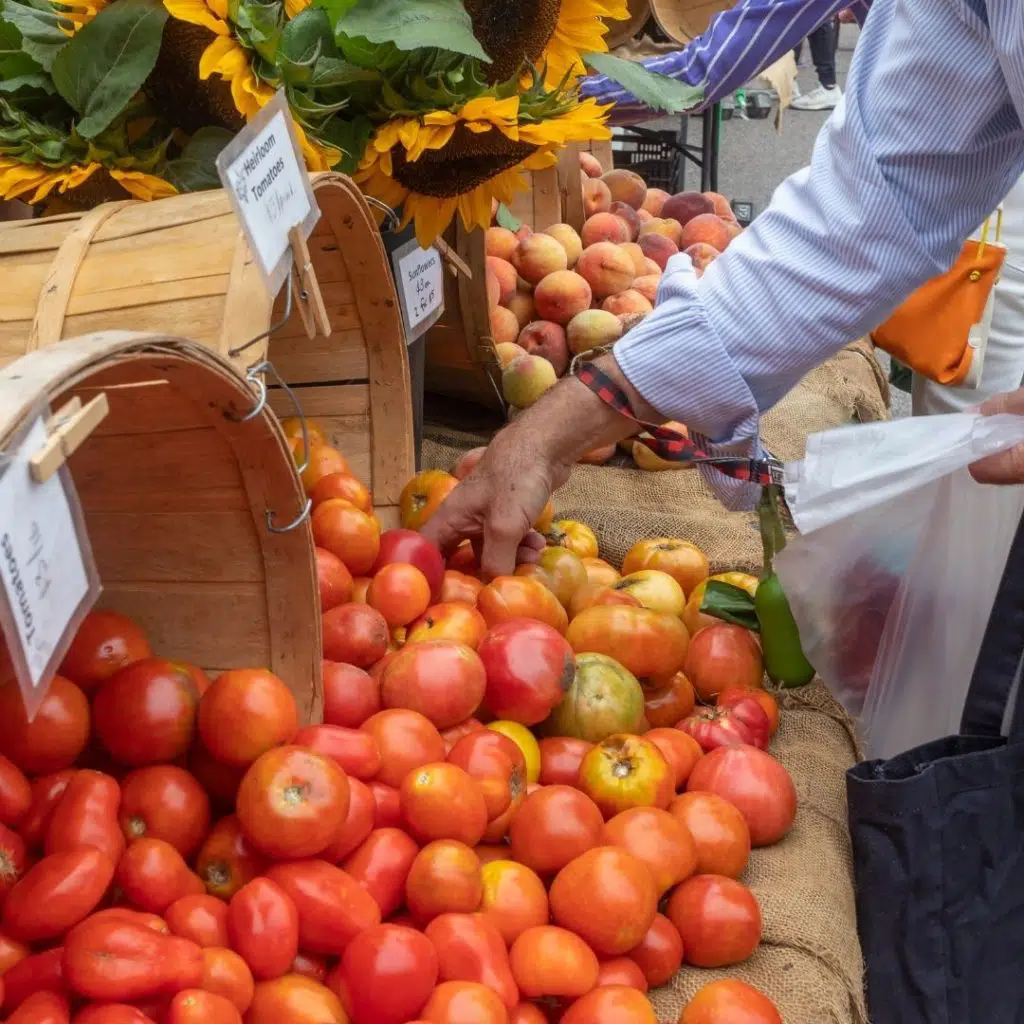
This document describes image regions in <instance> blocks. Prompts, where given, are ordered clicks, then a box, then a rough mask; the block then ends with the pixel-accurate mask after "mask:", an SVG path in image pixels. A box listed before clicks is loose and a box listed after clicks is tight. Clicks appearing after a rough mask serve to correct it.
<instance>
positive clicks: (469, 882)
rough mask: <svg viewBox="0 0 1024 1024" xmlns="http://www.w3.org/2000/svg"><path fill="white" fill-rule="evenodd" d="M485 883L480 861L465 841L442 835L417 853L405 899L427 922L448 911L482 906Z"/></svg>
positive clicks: (453, 911)
mask: <svg viewBox="0 0 1024 1024" xmlns="http://www.w3.org/2000/svg"><path fill="white" fill-rule="evenodd" d="M483 891H484V884H483V876H482V871H481V865H480V861H479V860H478V859H477V856H476V854H475V853H474V852H473V851H472V850H471V849H470V848H469V847H468V846H466V844H465V843H459V842H456V841H455V840H453V839H439V840H437V841H436V842H433V843H430V844H428V845H427V846H424V847H423V849H422V850H420V852H419V853H418V854H417V855H416V859H415V860H414V861H413V862H412V867H411V868H410V869H409V876H408V878H406V880H405V903H406V906H407V907H408V908H409V910H410V912H411V913H412V915H413V917H414V918H416V919H417V920H418V921H421V922H423V923H426V922H427V921H430V920H432V919H433V918H435V917H437V916H438V915H439V914H446V913H456V914H457V913H463V914H469V913H472V912H473V911H474V910H476V909H477V908H478V907H479V906H480V900H481V899H482V898H483Z"/></svg>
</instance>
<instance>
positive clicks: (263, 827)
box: [236, 746, 349, 857]
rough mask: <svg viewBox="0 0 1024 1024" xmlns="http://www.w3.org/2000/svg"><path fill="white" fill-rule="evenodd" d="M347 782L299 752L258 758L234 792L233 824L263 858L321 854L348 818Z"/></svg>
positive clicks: (284, 750)
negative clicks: (235, 793) (236, 794)
mask: <svg viewBox="0 0 1024 1024" xmlns="http://www.w3.org/2000/svg"><path fill="white" fill-rule="evenodd" d="M348 801H349V795H348V777H347V776H346V775H345V773H344V772H343V771H342V770H341V768H339V767H338V765H337V764H336V763H335V762H334V761H332V760H331V759H330V758H329V757H325V756H323V755H322V754H318V753H316V752H315V751H312V750H307V749H305V748H304V747H295V746H288V747H277V748H275V749H274V750H268V751H267V752H266V753H265V754H261V755H260V756H259V757H258V758H257V759H256V760H255V761H254V762H253V763H252V764H251V765H250V766H249V770H248V771H247V772H246V773H245V776H244V778H243V779H242V784H241V785H240V786H239V787H238V799H237V801H236V807H237V814H238V823H239V824H240V825H241V826H242V831H243V832H244V833H245V836H246V838H247V839H248V840H249V841H250V842H251V843H252V844H253V846H255V847H256V849H257V850H259V851H260V852H261V853H264V854H266V855H267V856H268V857H312V856H314V855H316V854H318V853H321V852H323V851H324V850H325V849H326V848H327V847H328V845H329V844H330V842H331V840H332V839H333V838H334V836H335V835H336V834H337V832H338V829H340V828H341V825H342V823H343V822H344V820H345V817H346V815H347V814H348Z"/></svg>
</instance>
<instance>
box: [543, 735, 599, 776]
mask: <svg viewBox="0 0 1024 1024" xmlns="http://www.w3.org/2000/svg"><path fill="white" fill-rule="evenodd" d="M593 747H594V744H593V743H588V742H587V741H586V740H577V739H573V738H571V737H568V736H549V737H546V738H545V739H542V740H541V741H540V778H539V780H538V781H539V782H540V784H541V785H542V786H577V785H579V781H580V765H581V764H582V763H583V758H585V757H586V756H587V754H588V753H589V752H590V751H591V750H592V749H593Z"/></svg>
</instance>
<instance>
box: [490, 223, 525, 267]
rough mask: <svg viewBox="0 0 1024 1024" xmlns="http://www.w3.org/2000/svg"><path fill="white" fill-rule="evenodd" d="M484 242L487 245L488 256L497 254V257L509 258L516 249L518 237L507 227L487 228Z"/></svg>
mask: <svg viewBox="0 0 1024 1024" xmlns="http://www.w3.org/2000/svg"><path fill="white" fill-rule="evenodd" d="M484 244H485V246H486V247H487V255H488V256H497V257H498V259H502V260H510V259H511V258H512V253H514V252H515V251H516V246H517V245H518V244H519V239H518V238H516V236H515V235H514V234H513V233H512V232H511V231H509V229H508V228H497V227H495V228H488V229H487V232H486V234H485V236H484Z"/></svg>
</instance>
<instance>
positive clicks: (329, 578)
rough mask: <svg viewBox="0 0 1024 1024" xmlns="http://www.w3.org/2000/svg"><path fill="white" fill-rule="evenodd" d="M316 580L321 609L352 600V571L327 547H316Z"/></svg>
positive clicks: (324, 609)
mask: <svg viewBox="0 0 1024 1024" xmlns="http://www.w3.org/2000/svg"><path fill="white" fill-rule="evenodd" d="M314 554H315V556H316V582H317V590H318V591H319V594H320V611H321V612H326V611H328V610H329V609H331V608H335V607H337V606H338V605H339V604H344V603H345V602H346V601H351V600H352V589H353V585H352V573H350V572H349V571H348V569H346V568H345V563H344V562H343V561H342V560H341V559H340V558H339V557H338V556H337V555H335V554H333V553H332V552H330V551H328V550H327V549H326V548H316V549H315V551H314Z"/></svg>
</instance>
